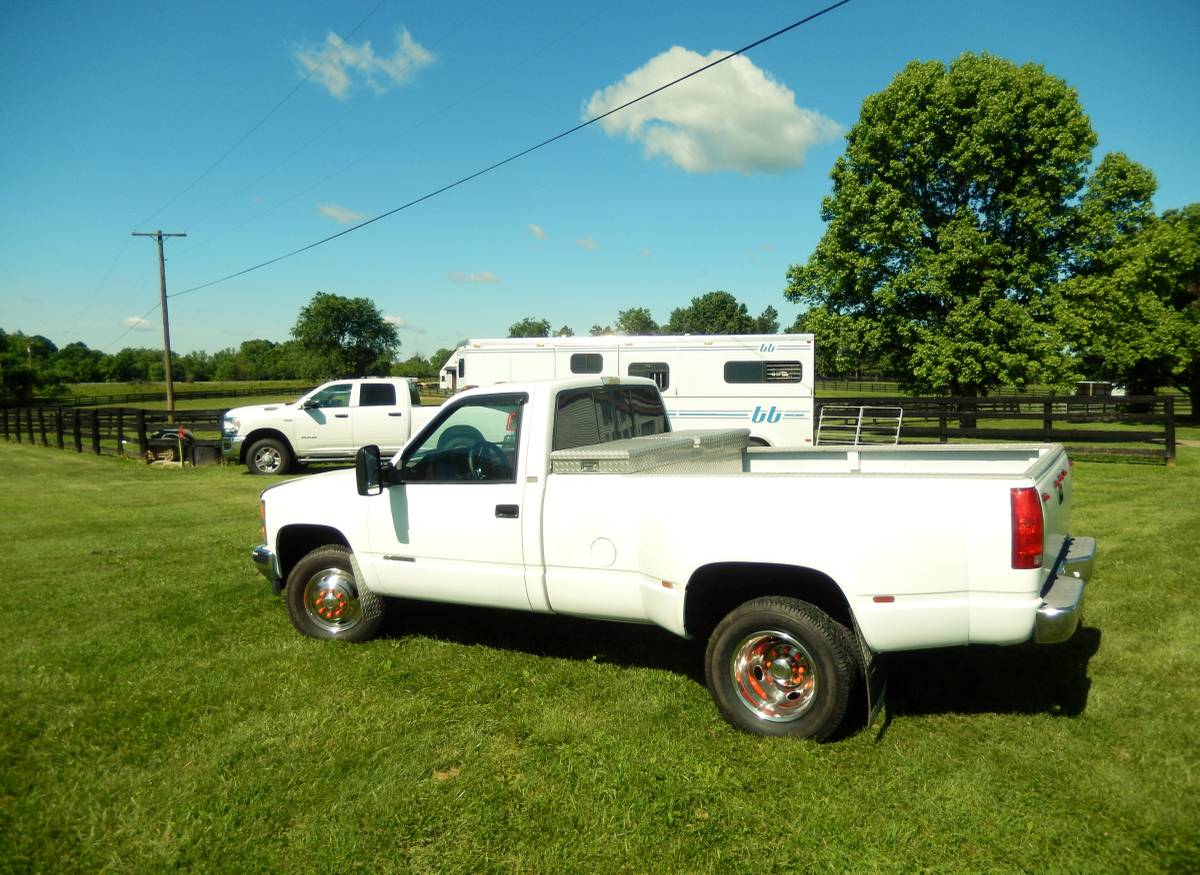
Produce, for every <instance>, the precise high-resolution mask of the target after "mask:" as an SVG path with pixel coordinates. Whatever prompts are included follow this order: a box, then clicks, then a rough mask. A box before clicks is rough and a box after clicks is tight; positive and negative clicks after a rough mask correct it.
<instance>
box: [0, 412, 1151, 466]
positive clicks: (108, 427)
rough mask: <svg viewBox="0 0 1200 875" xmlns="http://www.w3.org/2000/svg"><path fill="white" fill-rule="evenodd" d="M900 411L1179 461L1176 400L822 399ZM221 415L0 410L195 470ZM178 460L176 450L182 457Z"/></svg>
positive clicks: (31, 427)
mask: <svg viewBox="0 0 1200 875" xmlns="http://www.w3.org/2000/svg"><path fill="white" fill-rule="evenodd" d="M855 406H864V407H899V408H902V409H903V418H902V424H901V427H900V432H899V440H900V442H901V443H929V442H931V441H939V442H942V443H946V442H949V441H959V440H987V441H1038V442H1054V443H1064V444H1067V445H1068V447H1070V448H1071V449H1072V450H1073V451H1074V452H1076V453H1077V454H1079V453H1089V454H1091V453H1102V454H1104V455H1117V456H1132V457H1148V458H1157V459H1162V460H1164V461H1166V463H1167V464H1168V465H1170V464H1174V462H1175V397H1174V396H1171V395H1147V396H1133V397H1122V398H1081V397H1065V396H1062V395H1058V396H1050V397H1042V398H1034V397H1023V396H993V397H989V398H910V397H893V398H880V397H869V398H864V397H844V398H819V399H817V402H816V408H817V412H816V415H817V417H818V419H819V418H820V415H821V410H822V408H824V407H855ZM224 414H225V411H224V410H223V409H222V410H180V411H176V412H175V414H174V416H173V417H171V416H169V415H168V414H167V412H166V411H162V410H144V409H142V408H129V407H100V408H97V407H82V408H81V407H21V408H7V409H0V429H2V430H3V433H4V439H5V440H6V441H16V442H18V443H23V442H28V443H31V444H41V445H42V446H45V447H50V446H55V447H58V448H59V449H67V448H71V449H74V450H75V451H76V452H78V453H82V452H85V451H87V452H91V453H95V454H97V455H100V454H101V453H108V454H116V455H133V454H135V453H136V454H137V455H140V456H146V455H147V454H148V453H159V454H162V455H169V454H170V452H169V451H170V450H171V449H172V447H174V448H176V451H178V449H179V444H180V442H179V441H178V440H177V439H176V437H175V434H176V432H177V430H178V429H179V428H180V427H181V426H182V427H183V429H184V430H185V432H186V433H187V440H186V441H184V442H183V446H182V449H183V450H184V454H185V457H187V458H189V459H191V461H193V462H194V463H198V462H202V461H217V460H219V458H220V442H221V419H222V417H223V416H224ZM894 430H895V425H894V420H892V421H891V422H890V423H889V420H888V418H887V417H880V418H878V419H877V420H874V419H873V418H872V417H871V416H870V415H869V414H868V415H867V416H866V417H865V418H864V427H863V431H864V434H865V435H866V437H867V438H868V439H869V438H871V437H875V438H881V437H882V438H886V437H888V432H889V431H890V432H893V433H894ZM176 454H177V452H176Z"/></svg>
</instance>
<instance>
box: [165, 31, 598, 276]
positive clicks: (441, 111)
mask: <svg viewBox="0 0 1200 875" xmlns="http://www.w3.org/2000/svg"><path fill="white" fill-rule="evenodd" d="M603 13H604V10H603V9H601V10H600V11H598V12H596V13H594V14H592V15H590V16H588V17H587V18H585V19H583V20H582V21H581V22H579V23H578V24H576V25H575V26H574V27H572V28H570V29H569V30H566V31H563V32H562V33H560V34H559V35H557V36H556V37H554V38H553V39H552V40H550V41H549V42H547V43H546V44H544V45H542V46H541V47H540V48H538V49H537V50H536V51H534V52H532V53H530V54H528V55H526V56H525V57H523V58H521V60H520V61H518V62H517V63H516V64H514V65H512V66H511V67H509V68H507V69H506V70H504V71H502V72H500V73H497V74H495V75H493V76H491V77H489V78H487V79H486V80H484V81H483V82H480V83H479V84H478V85H476V86H475V87H474V88H472V89H471V90H470V91H468V92H465V93H463V94H462V95H461V96H459V97H458V98H457V99H455V100H452V101H450V102H448V103H444V104H442V105H441V106H440V107H439V108H438V109H437V111H436V112H433V113H430V114H429V115H427V116H426V117H425V118H423V119H421V120H420V121H419V122H417V123H415V124H413V125H410V126H409V127H407V128H406V129H405V130H404V133H405V134H411V133H412V132H414V131H417V130H420V129H421V128H423V127H425V125H427V124H429V123H430V122H432V121H434V120H435V119H437V118H439V117H441V116H443V115H445V114H446V113H447V112H449V111H450V110H452V109H454V108H455V107H457V106H461V105H462V104H464V103H466V102H467V101H468V100H470V99H471V98H472V97H474V96H475V95H476V94H478V93H479V92H481V91H483V90H484V89H486V88H489V87H491V86H492V85H494V84H495V83H497V82H499V81H500V80H501V79H504V78H505V77H506V76H510V75H512V73H514V72H515V71H517V70H519V69H520V68H521V67H523V66H524V65H525V64H527V63H529V62H530V61H532V60H533V59H534V58H536V57H538V56H540V55H542V54H543V53H545V52H546V51H548V50H549V49H551V48H552V47H554V46H555V45H557V44H558V43H560V42H562V40H564V39H565V38H566V37H568V36H572V35H574V34H575V33H576V32H578V31H580V30H582V29H583V28H584V27H586V26H587V25H589V24H590V23H591V22H592V21H594V20H595V19H596V18H598V17H599V16H600V15H602V14H603ZM461 22H462V19H460V20H459V21H458V22H456V23H455V25H454V26H455V27H457V25H458V24H460V23H461ZM431 45H437V44H435V43H433V44H431ZM365 103H366V100H365V99H364V100H362V101H359V102H358V103H356V104H354V106H352V107H351V108H350V109H349V110H348V111H347V112H346V113H345V114H344V115H342V116H341V117H340V118H339V119H336V120H335V121H334V122H333V123H332V124H331V125H329V126H328V127H326V128H325V129H324V130H323V131H321V132H320V133H319V134H317V135H316V136H314V137H313V138H311V139H310V140H308V141H307V142H306V143H305V144H304V146H301V148H300V149H298V150H296V151H295V152H293V153H292V154H291V155H289V156H288V157H287V158H286V159H284V161H283V162H280V164H277V165H276V166H275V167H273V168H272V169H271V170H268V171H267V172H266V173H264V174H263V175H262V176H260V177H259V180H256V182H257V181H260V180H262V179H265V178H266V177H267V176H268V175H270V174H271V173H273V172H274V171H275V170H276V169H278V167H280V166H282V164H283V163H286V161H289V160H291V158H294V157H295V156H296V155H298V154H299V153H300V152H301V151H303V150H304V149H305V148H307V146H308V145H309V144H311V143H312V142H313V141H314V140H316V139H318V138H319V137H321V136H323V135H324V134H325V133H326V132H328V131H329V130H330V129H332V127H333V126H334V125H336V124H338V123H339V121H340V120H342V119H345V118H346V117H348V116H349V115H350V113H352V112H354V111H355V110H357V109H358V108H359V107H360V106H362V105H364V104H365ZM391 145H392V142H391V141H387V142H384V143H382V144H381V145H379V146H377V147H376V148H374V149H371V150H370V151H368V152H365V153H364V154H362V155H359V156H358V157H357V158H355V159H353V160H352V161H350V162H348V163H346V164H343V165H342V166H341V167H339V168H338V169H337V170H334V171H333V172H332V173H328V174H326V175H325V176H322V177H321V178H320V179H318V180H317V181H316V182H313V183H311V184H310V185H307V186H305V187H304V188H302V189H300V190H299V191H297V192H295V193H294V194H292V195H290V196H288V197H286V198H284V199H283V200H281V201H278V202H277V203H275V204H273V205H272V206H270V207H267V208H266V209H264V210H262V211H260V212H259V213H257V214H255V215H253V216H250V217H249V218H247V219H245V220H244V221H242V222H239V223H238V224H236V225H233V226H232V227H229V228H226V229H225V230H224V231H220V232H218V233H216V234H214V235H212V236H210V237H206V238H204V239H203V240H202V241H201V242H200V243H197V244H195V245H193V246H190V247H185V248H184V249H183V250H181V251H178V252H177V253H176V257H178V256H181V255H191V254H193V253H195V252H196V251H197V250H200V249H203V248H204V247H206V246H209V245H211V244H212V243H214V242H216V241H218V240H220V239H221V238H223V237H226V236H228V235H229V234H232V233H234V232H235V231H239V230H241V229H242V228H244V227H246V226H247V225H250V224H252V223H254V222H257V221H259V220H260V219H263V218H265V217H266V216H268V215H270V214H271V213H273V212H275V210H278V209H279V208H280V207H283V206H286V205H287V204H289V203H291V202H292V201H294V200H296V198H298V197H302V196H303V195H306V194H308V193H309V192H310V191H313V190H314V189H317V188H319V187H321V186H322V185H324V184H325V183H327V182H329V181H330V180H331V179H335V178H336V177H338V176H340V175H341V174H343V173H345V172H347V171H348V170H350V169H351V168H353V167H356V166H358V165H359V164H361V163H362V162H363V161H366V160H367V159H368V158H370V157H372V156H374V155H377V154H379V153H380V152H381V151H383V150H384V149H387V148H388V147H389V146H391ZM254 184H255V183H251V185H254ZM249 187H250V186H247V187H246V188H249ZM245 190H246V189H243V191H245ZM239 193H240V192H239ZM235 196H236V195H235ZM231 199H232V198H231ZM226 203H228V201H226ZM201 221H203V220H201Z"/></svg>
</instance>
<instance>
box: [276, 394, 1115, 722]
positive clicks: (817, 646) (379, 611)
mask: <svg viewBox="0 0 1200 875" xmlns="http://www.w3.org/2000/svg"><path fill="white" fill-rule="evenodd" d="M747 438H748V433H747V432H746V431H745V430H725V431H711V432H705V431H683V432H674V431H672V430H671V426H670V422H669V421H668V419H667V415H666V412H665V410H664V407H663V402H662V399H661V397H660V395H659V392H658V389H657V387H656V386H655V385H654V383H653V382H651V381H649V380H645V379H638V378H627V379H625V378H613V377H604V378H599V377H590V378H580V377H577V378H571V379H563V380H553V381H546V382H532V383H512V384H504V385H498V386H492V387H490V388H487V389H474V390H470V391H468V392H464V393H462V394H460V395H457V396H455V397H454V398H453V399H451V400H450V401H448V402H447V403H446V404H445V405H444V406H443V407H442V408H441V409H440V410H439V411H438V413H437V415H436V416H435V417H434V418H433V419H432V420H431V421H430V422H429V423H428V424H426V425H425V427H424V428H423V429H421V430H420V432H419V433H417V434H416V435H415V436H414V437H413V438H412V440H411V441H409V443H408V444H407V445H406V446H405V447H404V448H403V450H402V451H400V452H399V453H397V454H396V455H395V456H394V457H393V458H391V459H390V460H387V459H384V458H381V456H380V453H379V450H378V448H377V447H373V446H368V447H364V448H361V449H360V450H359V451H358V453H357V458H356V465H355V470H353V471H350V470H345V471H334V472H329V473H324V474H318V475H315V476H311V477H307V478H304V479H298V480H292V481H288V482H285V483H282V484H279V485H276V486H272V487H270V488H269V489H267V490H266V491H264V492H263V494H262V500H261V506H260V512H261V513H262V516H263V536H264V539H265V543H264V544H262V545H261V546H259V547H257V548H256V549H255V550H254V551H253V559H254V562H255V563H256V564H257V566H258V568H259V570H260V571H261V572H262V573H263V574H264V575H265V576H266V577H267V578H268V579H269V580H270V581H271V582H272V584H273V586H274V587H275V590H276V592H279V591H283V592H284V594H285V598H284V600H285V603H286V605H287V610H288V615H289V617H290V619H291V621H292V623H293V625H294V626H295V627H296V629H298V630H299V631H300V632H302V633H303V634H305V635H309V636H312V637H315V638H327V639H344V640H347V641H364V640H366V639H369V638H371V637H373V636H374V635H375V634H376V633H377V632H378V631H379V630H380V627H381V624H382V622H383V619H384V611H385V608H386V606H387V601H386V597H388V596H397V597H404V598H408V599H423V600H429V601H437V602H453V603H459V604H465V605H481V606H489V607H495V608H509V609H515V610H520V611H535V612H539V613H557V614H566V615H571V616H577V617H591V618H597V619H605V620H620V621H628V622H635V623H653V624H656V625H658V626H661V627H662V628H664V629H666V630H668V631H670V632H673V633H675V634H677V635H681V636H685V637H699V638H701V639H702V640H704V639H706V640H707V642H708V643H707V650H706V655H705V673H706V677H707V681H708V686H709V689H710V692H711V694H712V696H713V699H714V700H715V702H716V705H717V708H718V710H719V711H720V712H721V714H722V715H723V716H724V717H725V718H726V719H727V720H728V721H729V722H730V723H732V724H733V725H734V726H736V727H738V728H740V729H743V730H746V731H749V732H756V733H762V734H767V735H793V736H802V737H807V738H814V739H819V740H824V739H827V738H828V737H829V736H830V735H832V734H833V733H834V732H835V731H836V730H837V729H838V728H839V726H841V725H842V723H843V721H844V719H845V717H846V713H847V708H848V703H849V702H850V700H851V697H852V695H853V694H854V692H855V689H856V688H857V686H858V685H859V684H860V683H866V684H867V687H868V690H870V688H871V684H870V678H871V677H872V676H873V675H874V674H877V672H876V668H877V660H876V656H877V655H879V654H885V653H888V652H891V651H901V650H912V649H919V648H934V647H945V646H951V645H965V644H979V643H986V644H1019V643H1021V642H1025V641H1029V640H1030V639H1033V640H1034V641H1036V642H1041V643H1054V642H1059V641H1064V640H1066V639H1067V638H1069V637H1071V635H1072V634H1073V633H1074V632H1075V629H1076V626H1077V624H1078V622H1079V616H1080V610H1081V607H1082V601H1083V592H1084V586H1085V582H1086V580H1087V578H1088V576H1089V574H1090V571H1091V568H1092V563H1093V554H1094V551H1095V541H1094V540H1093V539H1091V538H1081V537H1072V536H1071V534H1070V529H1069V520H1070V508H1071V484H1072V475H1071V465H1070V462H1069V461H1068V459H1067V456H1066V453H1065V452H1064V451H1063V448H1062V447H1061V446H1058V445H1036V446H1035V445H1005V446H972V447H959V446H895V447H891V446H889V447H840V448H837V449H829V448H822V447H805V448H796V449H786V448H749V447H748V446H747ZM869 701H870V699H869V698H868V702H869Z"/></svg>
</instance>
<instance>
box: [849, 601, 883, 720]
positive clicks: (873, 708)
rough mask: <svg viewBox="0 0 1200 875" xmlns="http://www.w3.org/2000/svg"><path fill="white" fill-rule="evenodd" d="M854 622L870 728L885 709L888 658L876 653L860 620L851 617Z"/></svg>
mask: <svg viewBox="0 0 1200 875" xmlns="http://www.w3.org/2000/svg"><path fill="white" fill-rule="evenodd" d="M851 622H852V623H853V624H854V638H855V640H856V641H857V642H858V652H859V665H860V666H861V667H862V675H863V689H865V690H866V693H867V727H868V728H869V727H870V726H871V725H872V724H874V722H875V718H876V717H878V716H879V712H880V711H881V710H882V709H883V703H884V702H885V701H886V699H887V660H886V658H885V657H884V656H883V654H880V653H876V652H875V651H874V650H872V649H871V647H870V645H868V644H867V640H866V639H865V638H863V634H862V630H861V629H859V628H858V620H855V619H854V618H853V617H851Z"/></svg>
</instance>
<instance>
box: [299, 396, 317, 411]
mask: <svg viewBox="0 0 1200 875" xmlns="http://www.w3.org/2000/svg"><path fill="white" fill-rule="evenodd" d="M320 406H321V405H320V404H319V403H317V402H316V401H314V400H313V399H312V398H309V399H308V400H307V401H305V402H304V403H303V404H301V405H300V409H301V410H317V409H319V408H320Z"/></svg>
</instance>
